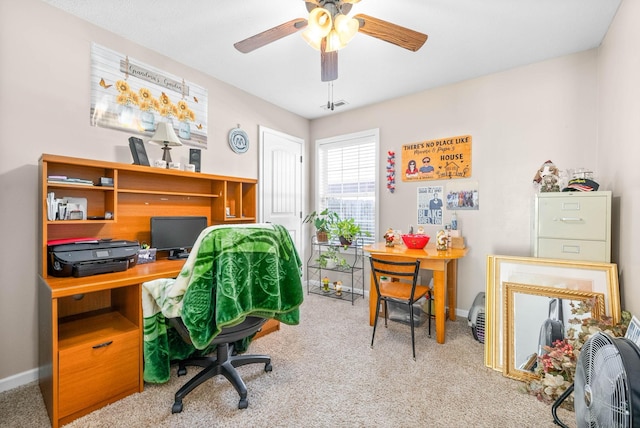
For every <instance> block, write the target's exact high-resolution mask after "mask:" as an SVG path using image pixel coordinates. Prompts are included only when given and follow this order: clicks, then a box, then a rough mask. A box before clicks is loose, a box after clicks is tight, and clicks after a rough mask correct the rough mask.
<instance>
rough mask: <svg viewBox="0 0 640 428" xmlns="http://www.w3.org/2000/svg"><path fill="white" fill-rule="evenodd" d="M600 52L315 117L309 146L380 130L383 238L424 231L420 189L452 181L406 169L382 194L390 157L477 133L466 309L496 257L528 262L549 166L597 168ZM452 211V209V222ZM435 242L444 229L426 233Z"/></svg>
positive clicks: (464, 266)
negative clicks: (419, 224)
mask: <svg viewBox="0 0 640 428" xmlns="http://www.w3.org/2000/svg"><path fill="white" fill-rule="evenodd" d="M596 65H597V56H596V51H595V50H591V51H587V52H583V53H579V54H576V55H571V56H565V57H561V58H558V59H554V60H550V61H545V62H540V63H536V64H532V65H529V66H527V67H521V68H517V69H514V70H510V71H506V72H502V73H497V74H493V75H490V76H486V77H482V78H479V79H474V80H469V81H466V82H462V83H459V84H456V85H449V86H446V87H442V88H438V89H434V90H430V91H426V92H422V93H418V94H414V95H411V96H407V97H403V98H399V99H396V100H393V101H389V102H385V103H382V104H378V105H374V106H370V107H366V108H362V109H358V110H357V111H353V112H348V113H343V114H342V115H340V116H339V117H337V118H336V117H327V118H324V119H319V120H314V121H313V122H312V124H311V140H310V141H315V140H316V139H318V138H323V137H327V136H331V135H338V134H342V133H347V132H354V131H358V130H363V129H369V128H373V127H379V128H380V168H381V171H383V172H381V174H380V179H381V180H382V183H381V185H382V186H383V190H381V192H380V210H379V212H380V218H379V224H378V232H379V233H380V234H382V233H384V231H385V230H386V229H387V228H389V227H393V228H394V229H400V230H403V231H406V230H407V228H408V227H409V225H410V224H412V225H414V226H415V224H416V212H415V211H416V199H417V195H416V192H417V191H416V189H417V188H418V187H421V186H425V185H430V184H431V185H444V186H445V190H446V185H447V181H442V180H438V181H422V182H411V183H405V182H402V180H401V174H400V172H401V171H403V170H404V168H406V165H398V166H397V172H396V191H395V193H393V194H392V193H389V192H388V191H386V189H384V186H385V182H384V180H383V179H384V168H385V163H386V153H387V151H388V150H394V151H395V152H396V155H397V156H396V157H397V159H398V161H399V159H400V149H401V147H402V145H403V144H407V143H412V142H416V141H421V140H432V139H437V138H442V137H448V136H456V135H465V134H470V135H471V136H472V138H473V145H472V159H473V165H472V178H471V179H469V181H475V182H477V183H478V185H479V189H480V210H478V211H459V212H458V224H459V228H460V229H461V231H462V234H463V235H464V237H465V239H466V241H467V244H468V247H469V253H468V256H467V257H465V258H464V259H463V260H461V261H460V262H459V265H458V303H457V308H458V309H462V310H463V311H466V310H468V309H469V308H470V307H471V304H472V302H473V299H474V298H475V296H476V295H477V293H478V292H480V291H484V289H485V272H486V268H485V264H486V258H487V255H489V254H498V255H518V256H528V255H530V254H531V253H530V240H529V236H530V222H531V219H530V217H531V210H532V203H533V195H534V193H535V189H534V187H533V185H532V180H533V177H534V175H535V172H536V171H537V170H538V168H539V167H540V165H541V164H542V163H543V162H545V161H546V160H547V159H551V160H553V162H555V164H556V165H557V166H558V167H559V168H573V167H580V166H584V167H588V168H595V167H596V166H597V165H596V151H595V148H596V137H597V132H596V131H597V126H596V122H597V120H596V119H597V116H596V111H597V109H596V96H597V93H596V88H597V81H596ZM450 215H451V212H449V211H445V223H447V222H449V221H450ZM426 230H427V232H428V233H429V234H430V235H431V236H434V235H435V233H436V232H437V230H438V227H435V226H431V229H426Z"/></svg>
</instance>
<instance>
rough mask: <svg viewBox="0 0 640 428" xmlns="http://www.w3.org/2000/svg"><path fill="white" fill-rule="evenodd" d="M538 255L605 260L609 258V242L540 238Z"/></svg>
mask: <svg viewBox="0 0 640 428" xmlns="http://www.w3.org/2000/svg"><path fill="white" fill-rule="evenodd" d="M538 257H545V258H551V259H569V260H585V261H591V262H603V261H607V260H608V257H607V244H606V242H604V241H581V240H571V239H539V240H538Z"/></svg>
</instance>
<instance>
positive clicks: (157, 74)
mask: <svg viewBox="0 0 640 428" xmlns="http://www.w3.org/2000/svg"><path fill="white" fill-rule="evenodd" d="M90 114H91V116H90V117H91V119H90V120H91V125H92V126H103V127H106V128H115V129H121V130H126V131H130V132H134V133H137V134H141V135H146V136H149V137H150V136H152V135H153V133H154V131H155V129H156V126H157V124H158V123H159V122H168V123H171V125H172V127H173V128H174V130H175V132H176V135H178V138H180V141H182V143H183V144H184V145H187V146H191V147H196V148H199V149H206V148H207V90H206V89H205V88H203V87H201V86H198V85H196V84H194V83H192V82H187V81H185V80H184V79H182V78H180V77H178V76H173V75H171V74H169V73H167V72H165V71H162V70H159V69H156V68H154V67H152V66H150V65H147V64H144V63H142V62H140V61H136V60H135V59H133V58H129V57H128V56H127V55H123V54H120V53H118V52H115V51H112V50H110V49H108V48H105V47H103V46H100V45H98V44H96V43H93V44H92V45H91V112H90Z"/></svg>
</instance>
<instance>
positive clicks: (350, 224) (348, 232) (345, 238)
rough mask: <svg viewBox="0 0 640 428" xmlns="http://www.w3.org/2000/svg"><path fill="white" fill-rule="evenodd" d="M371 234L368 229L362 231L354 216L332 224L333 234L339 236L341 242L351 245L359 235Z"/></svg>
mask: <svg viewBox="0 0 640 428" xmlns="http://www.w3.org/2000/svg"><path fill="white" fill-rule="evenodd" d="M363 234H364V235H366V236H371V234H370V233H369V232H368V231H364V232H363V231H362V228H361V227H360V225H359V224H357V223H356V221H355V219H353V218H352V217H350V218H346V219H338V220H337V221H336V222H334V223H332V225H331V235H333V236H337V237H338V239H340V243H341V244H342V245H344V246H349V245H351V243H352V242H353V240H354V239H355V238H357V237H358V235H363Z"/></svg>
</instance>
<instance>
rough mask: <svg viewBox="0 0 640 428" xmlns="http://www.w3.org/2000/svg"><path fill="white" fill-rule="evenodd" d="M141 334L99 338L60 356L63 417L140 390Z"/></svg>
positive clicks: (62, 352)
mask: <svg viewBox="0 0 640 428" xmlns="http://www.w3.org/2000/svg"><path fill="white" fill-rule="evenodd" d="M139 340H140V334H139V332H138V331H137V330H132V331H128V332H124V333H122V334H116V335H113V336H111V337H108V338H103V337H101V338H99V340H96V343H91V344H87V343H85V344H81V345H78V346H75V347H69V348H65V349H64V350H61V351H60V352H59V358H60V361H59V363H60V366H59V370H60V377H59V379H60V383H59V403H60V406H59V407H60V408H59V416H60V418H64V417H65V416H68V415H71V414H73V413H75V412H77V411H80V410H83V409H85V408H88V407H90V406H92V405H95V404H97V403H100V402H103V401H105V400H108V399H109V398H111V397H114V396H116V395H118V394H122V393H124V392H126V391H129V390H137V388H138V381H139V379H140V374H139V364H140V344H139Z"/></svg>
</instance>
